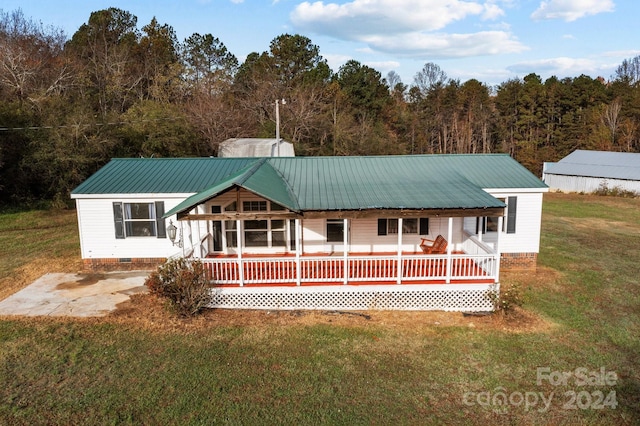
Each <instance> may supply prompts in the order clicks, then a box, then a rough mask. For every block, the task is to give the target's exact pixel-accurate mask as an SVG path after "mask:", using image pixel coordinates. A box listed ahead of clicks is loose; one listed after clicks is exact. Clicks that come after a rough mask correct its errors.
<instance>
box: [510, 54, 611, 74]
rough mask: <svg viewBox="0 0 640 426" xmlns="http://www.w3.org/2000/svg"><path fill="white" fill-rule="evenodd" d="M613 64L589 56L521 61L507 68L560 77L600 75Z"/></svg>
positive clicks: (523, 72) (514, 70) (520, 72)
mask: <svg viewBox="0 0 640 426" xmlns="http://www.w3.org/2000/svg"><path fill="white" fill-rule="evenodd" d="M611 67H612V64H603V63H601V62H599V61H596V60H594V59H589V58H568V57H558V58H547V59H540V60H535V61H527V62H520V63H518V64H514V65H511V66H508V67H507V69H508V70H509V71H511V72H514V73H516V74H521V75H526V74H529V73H532V72H535V73H536V74H539V75H542V76H546V77H549V76H552V75H555V76H557V77H559V78H563V77H577V76H579V75H580V74H585V75H591V76H598V75H602V74H603V73H606V72H608V71H609V70H610V69H611Z"/></svg>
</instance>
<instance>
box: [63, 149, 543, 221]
mask: <svg viewBox="0 0 640 426" xmlns="http://www.w3.org/2000/svg"><path fill="white" fill-rule="evenodd" d="M234 187H241V188H245V189H247V190H249V191H251V192H254V193H256V194H259V195H261V196H262V197H264V198H267V199H269V200H271V201H274V202H277V203H278V204H281V205H283V206H284V207H286V208H288V209H289V210H291V211H295V212H301V211H327V210H368V209H477V208H502V207H504V206H505V205H504V203H502V202H501V201H500V200H498V199H496V198H494V197H492V196H491V195H490V194H488V193H487V192H486V191H484V189H487V188H492V189H501V188H504V189H508V188H513V189H523V188H526V189H531V188H534V189H535V188H539V189H540V190H543V189H546V185H545V184H544V183H542V182H541V181H540V180H539V179H538V178H537V177H535V176H534V175H533V174H532V173H530V172H529V171H528V170H527V169H525V168H524V167H523V166H521V165H520V164H519V163H518V162H516V161H515V160H513V159H512V158H511V157H509V156H508V155H503V154H468V155H463V154H461V155H408V156H371V157H287V158H260V159H256V158H242V159H239V158H181V159H114V160H112V161H111V162H110V163H108V164H107V165H106V166H104V167H103V168H102V169H101V170H99V171H98V172H97V173H96V174H94V175H93V176H91V177H90V178H89V179H87V181H85V182H84V183H83V184H81V185H80V186H78V188H76V189H75V190H74V191H73V192H72V197H73V198H82V195H83V194H127V193H135V194H142V193H154V194H161V193H183V194H184V193H191V194H193V195H192V196H191V197H189V198H187V199H186V200H185V201H184V202H182V203H180V204H179V205H178V206H176V207H175V208H174V209H172V210H171V211H169V212H167V214H166V215H171V214H175V213H180V212H185V211H188V210H190V209H191V208H193V207H194V206H195V205H197V204H200V203H202V202H204V201H206V200H208V199H210V198H213V197H215V196H216V195H219V194H221V193H224V192H226V191H228V190H230V189H232V188H234Z"/></svg>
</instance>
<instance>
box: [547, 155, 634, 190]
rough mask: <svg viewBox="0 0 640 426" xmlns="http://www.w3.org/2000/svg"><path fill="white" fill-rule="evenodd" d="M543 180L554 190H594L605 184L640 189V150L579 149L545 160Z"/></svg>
mask: <svg viewBox="0 0 640 426" xmlns="http://www.w3.org/2000/svg"><path fill="white" fill-rule="evenodd" d="M542 180H543V181H544V182H545V183H546V184H547V185H548V186H549V188H550V189H551V190H559V191H564V192H586V193H590V192H594V191H597V190H598V189H601V188H603V187H605V186H606V187H607V188H609V189H612V188H616V189H621V190H625V191H634V192H637V193H640V154H639V153H631V152H610V151H586V150H576V151H574V152H572V153H571V154H569V155H568V156H566V157H565V158H563V159H562V160H560V161H559V162H557V163H544V167H543V172H542Z"/></svg>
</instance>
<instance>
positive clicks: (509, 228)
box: [476, 197, 518, 234]
mask: <svg viewBox="0 0 640 426" xmlns="http://www.w3.org/2000/svg"><path fill="white" fill-rule="evenodd" d="M498 200H500V201H502V202H503V203H505V204H506V205H507V208H506V209H505V212H504V215H503V216H502V232H506V233H507V234H515V232H516V213H517V207H518V197H507V198H498ZM478 231H482V233H483V234H486V233H487V232H498V216H492V217H479V218H478V220H477V224H476V233H478Z"/></svg>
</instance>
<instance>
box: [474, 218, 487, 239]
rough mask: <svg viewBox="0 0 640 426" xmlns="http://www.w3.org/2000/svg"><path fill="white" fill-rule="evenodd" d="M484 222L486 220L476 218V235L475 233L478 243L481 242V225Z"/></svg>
mask: <svg viewBox="0 0 640 426" xmlns="http://www.w3.org/2000/svg"><path fill="white" fill-rule="evenodd" d="M485 220H486V219H485V218H484V217H477V218H476V224H477V225H478V233H477V235H476V236H477V237H478V241H480V242H482V231H483V228H484V226H483V224H484V221H485Z"/></svg>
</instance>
